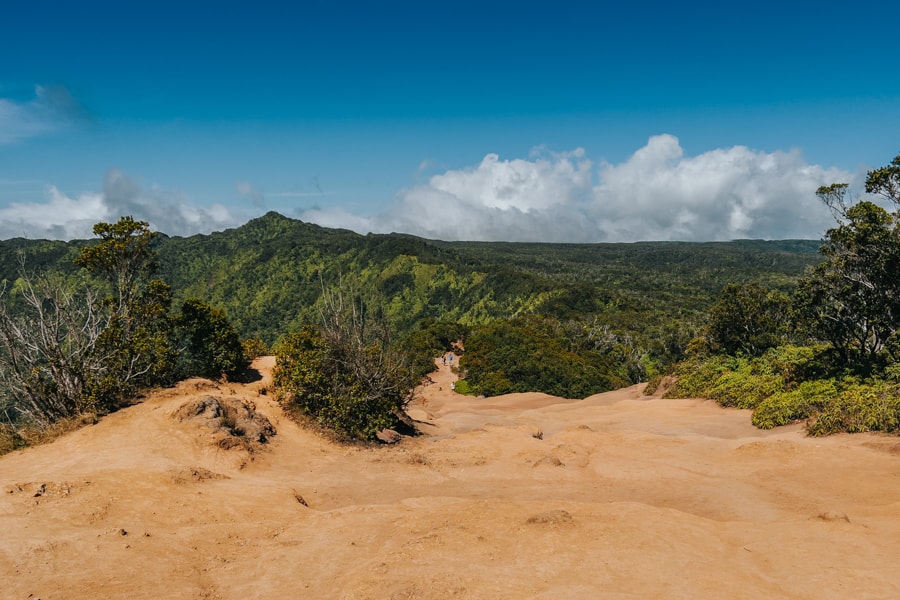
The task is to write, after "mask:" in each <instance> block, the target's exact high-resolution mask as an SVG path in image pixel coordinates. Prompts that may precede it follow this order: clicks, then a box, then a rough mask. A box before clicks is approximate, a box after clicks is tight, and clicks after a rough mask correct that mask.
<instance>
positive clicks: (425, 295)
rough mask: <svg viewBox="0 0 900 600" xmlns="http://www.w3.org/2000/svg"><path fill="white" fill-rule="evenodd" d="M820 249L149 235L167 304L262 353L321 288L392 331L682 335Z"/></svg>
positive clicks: (53, 255)
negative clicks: (170, 298) (168, 294)
mask: <svg viewBox="0 0 900 600" xmlns="http://www.w3.org/2000/svg"><path fill="white" fill-rule="evenodd" d="M84 243H86V242H85V241H76V242H71V243H69V244H65V243H62V242H45V241H27V240H21V239H16V240H7V241H2V242H0V281H3V280H7V281H9V282H12V281H15V279H16V277H17V272H16V270H17V267H18V262H17V252H18V251H20V250H23V249H24V250H25V251H26V256H27V260H28V266H29V268H31V269H51V268H52V269H56V268H59V269H63V270H65V271H69V272H71V271H72V270H73V267H72V264H71V261H72V258H74V256H76V255H77V251H78V248H80V247H81V246H82V245H83V244H84ZM819 245H820V243H819V242H817V241H772V242H765V241H758V240H744V241H735V242H726V243H675V242H665V243H663V242H660V243H636V244H526V243H483V242H452V243H451V242H439V241H433V240H425V239H421V238H417V237H414V236H409V235H403V234H387V235H374V234H370V235H359V234H357V233H354V232H352V231H347V230H342V229H328V228H324V227H319V226H317V225H312V224H309V223H304V222H302V221H298V220H295V219H289V218H287V217H284V216H282V215H279V214H277V213H269V214H267V215H265V216H263V217H260V218H258V219H254V220H252V221H250V222H248V223H247V224H245V225H243V226H241V227H238V228H235V229H229V230H226V231H222V232H216V233H213V234H211V235H195V236H191V237H187V238H179V237H168V236H164V235H163V236H160V239H159V240H158V242H157V251H158V254H159V265H160V270H161V271H160V274H161V276H162V278H163V279H164V280H165V281H167V282H168V283H169V284H170V285H171V286H172V288H173V293H174V298H175V305H176V306H177V305H178V303H179V302H181V301H183V300H184V299H186V298H188V297H196V298H199V299H201V300H203V301H205V302H208V303H210V304H211V305H213V306H216V307H218V308H223V309H225V310H226V311H227V313H228V315H229V318H230V319H231V320H232V322H233V323H234V325H235V328H236V329H237V330H238V332H239V333H240V335H241V336H242V337H253V336H256V337H260V338H262V339H264V340H266V341H267V342H269V343H271V342H273V341H275V340H276V339H277V338H278V337H279V336H281V335H283V334H284V332H285V331H289V330H293V329H296V328H298V327H299V325H300V324H302V323H303V322H307V321H316V320H317V316H318V312H317V311H318V307H317V304H316V303H317V301H318V299H319V297H320V295H321V292H322V287H323V285H325V286H333V285H337V283H338V282H342V283H343V284H344V285H345V286H347V287H352V288H354V289H355V290H357V292H358V293H359V294H360V295H361V296H363V297H365V298H368V299H370V300H372V301H374V302H377V303H378V304H381V305H383V306H384V310H385V313H386V315H387V316H388V317H389V318H390V320H391V322H392V323H393V324H394V326H395V327H396V328H397V330H398V331H401V332H402V331H406V330H408V329H410V328H411V327H413V326H414V325H415V324H416V323H417V322H419V321H420V320H421V319H423V318H436V319H448V320H452V321H458V322H461V323H466V324H475V323H483V322H486V321H489V320H492V319H496V318H510V317H515V316H521V315H527V314H546V315H550V316H553V317H556V318H560V319H569V318H577V319H583V320H590V319H592V318H594V317H597V318H598V319H599V320H600V321H602V322H604V323H609V324H613V325H614V326H615V327H616V328H619V329H621V330H623V331H625V332H628V333H629V334H630V335H632V336H634V337H636V338H645V339H647V340H651V339H663V338H665V337H666V336H667V335H672V332H671V330H674V329H677V330H683V331H689V330H691V329H692V328H693V327H695V326H696V325H697V323H698V322H699V321H700V319H701V318H702V315H703V312H704V311H705V310H706V308H707V307H708V306H709V305H710V304H712V302H713V301H714V299H715V298H716V297H717V295H718V294H719V292H720V291H721V289H722V288H723V287H724V286H725V285H726V284H728V283H741V282H751V281H752V282H758V283H761V284H763V285H765V286H767V287H771V288H777V289H782V290H785V291H788V290H790V289H792V288H793V286H794V283H795V281H796V278H797V277H798V276H799V275H800V274H801V273H802V272H803V271H804V269H805V268H806V267H807V266H809V265H812V264H816V263H817V262H819V260H820V257H819V256H818V254H817V249H818V247H819ZM649 343H650V342H649V341H648V342H647V344H646V345H649Z"/></svg>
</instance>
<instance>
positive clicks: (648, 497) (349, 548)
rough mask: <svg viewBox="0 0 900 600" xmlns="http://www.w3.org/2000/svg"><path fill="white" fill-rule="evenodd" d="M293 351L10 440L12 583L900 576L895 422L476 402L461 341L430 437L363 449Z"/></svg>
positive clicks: (634, 589)
mask: <svg viewBox="0 0 900 600" xmlns="http://www.w3.org/2000/svg"><path fill="white" fill-rule="evenodd" d="M271 366H272V361H271V359H262V360H261V361H258V363H257V367H258V368H259V369H260V370H261V372H263V374H264V375H265V377H264V379H263V380H262V381H259V382H256V383H252V384H247V385H239V384H221V385H219V384H214V383H212V382H209V381H205V380H200V379H197V380H190V381H187V382H184V383H182V384H180V385H179V386H177V387H176V388H173V389H167V390H162V391H159V392H156V393H154V394H152V395H150V396H149V397H148V398H147V399H146V400H145V401H143V402H142V403H140V404H137V405H135V406H132V407H130V408H128V409H125V410H122V411H120V412H118V413H116V414H113V415H110V416H109V417H106V418H105V419H103V420H102V421H101V422H100V423H98V424H97V425H93V426H89V427H85V428H83V429H80V430H78V431H76V432H73V433H71V434H69V435H67V436H65V437H63V438H60V439H58V440H57V441H55V442H53V443H51V444H47V445H45V446H40V447H35V448H30V449H27V450H24V451H18V452H15V453H12V454H8V455H6V456H4V457H2V458H0V582H2V583H0V597H2V598H4V599H6V598H10V599H22V600H25V599H28V598H31V599H34V598H41V599H42V600H57V599H60V600H61V599H67V600H72V599H80V598H130V599H138V598H147V599H151V598H152V599H157V598H221V599H248V598H266V599H271V598H347V599H350V598H354V599H356V598H360V599H362V598H378V599H383V598H396V599H411V598H433V599H446V598H492V599H493V598H510V599H513V598H515V599H521V598H592V599H593V598H817V599H819V598H842V599H843V598H897V597H900V577H898V576H897V573H900V439H898V438H896V437H883V436H875V435H869V434H866V435H853V436H850V435H838V436H833V437H829V438H825V439H816V438H808V437H806V436H805V434H804V430H803V428H802V426H801V425H799V424H798V425H794V426H789V427H783V428H780V429H776V430H774V431H760V430H757V429H755V428H753V427H752V426H751V425H750V415H749V412H747V411H739V410H731V409H723V408H720V407H719V406H717V405H716V404H714V403H712V402H707V401H703V400H696V399H688V400H663V399H660V398H658V397H645V396H642V395H641V388H640V386H635V387H632V388H628V389H623V390H618V391H615V392H611V393H608V394H601V395H598V396H593V397H591V398H587V399H585V400H580V401H573V400H565V399H561V398H554V397H551V396H546V395H543V394H515V395H509V396H503V397H499V398H487V399H476V398H470V397H465V396H461V395H458V394H456V393H454V392H453V391H451V389H450V383H451V381H453V380H454V379H455V376H454V375H453V374H452V373H451V371H450V370H449V368H448V367H447V366H442V365H440V363H439V362H438V363H437V367H436V368H437V369H438V370H437V371H436V372H435V373H434V374H433V375H432V377H431V379H432V381H433V383H430V384H428V385H426V386H423V387H422V388H421V390H420V394H419V400H418V401H417V402H416V403H415V404H414V406H412V407H411V408H410V415H411V416H412V417H413V418H414V419H417V420H418V421H419V426H420V428H421V429H422V431H423V432H424V435H422V436H421V437H418V438H404V439H403V440H402V441H401V442H400V443H399V444H396V445H393V446H385V447H378V448H374V447H357V446H353V447H348V446H341V445H337V444H335V443H333V442H331V441H329V440H327V439H325V438H323V437H322V436H320V435H317V434H316V433H314V432H311V431H307V430H304V429H302V428H301V427H299V426H298V425H296V424H295V423H294V422H292V421H291V420H289V419H287V418H286V417H285V415H284V414H283V413H282V411H281V409H280V407H279V406H278V405H277V403H276V402H275V401H274V398H273V397H272V396H271V394H265V393H264V392H265V391H266V386H268V385H270V369H271ZM210 399H214V400H216V402H212V401H210ZM216 406H218V407H219V408H218V409H217V408H215V407H216ZM185 407H187V408H185ZM228 407H231V408H228ZM216 410H220V411H221V414H222V415H224V416H225V417H226V419H225V421H224V422H223V421H222V420H221V418H220V419H219V420H218V421H216V418H217V417H216V415H215V414H214V413H215V411H216ZM179 411H181V412H179ZM229 411H231V412H229ZM192 413H193V415H194V416H196V417H198V418H185V415H188V416H189V417H190V415H191V414H192ZM228 415H231V416H228ZM241 418H243V419H244V421H240V419H241ZM267 424H268V427H270V428H271V429H267ZM273 431H274V432H273ZM260 432H262V433H260ZM233 439H239V443H235V442H233V441H229V440H233ZM241 439H242V440H243V441H240V440H241Z"/></svg>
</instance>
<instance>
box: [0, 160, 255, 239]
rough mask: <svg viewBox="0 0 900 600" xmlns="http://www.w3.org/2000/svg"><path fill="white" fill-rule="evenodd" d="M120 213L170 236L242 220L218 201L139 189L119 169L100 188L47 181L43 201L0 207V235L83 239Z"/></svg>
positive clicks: (239, 222) (173, 192) (152, 189)
mask: <svg viewBox="0 0 900 600" xmlns="http://www.w3.org/2000/svg"><path fill="white" fill-rule="evenodd" d="M123 215H131V216H132V217H134V218H135V219H138V220H142V221H147V222H149V223H150V228H151V229H153V230H155V231H162V232H164V233H166V234H169V235H193V234H195V233H210V232H212V231H218V230H222V229H225V228H228V227H234V226H237V225H239V224H241V223H242V222H244V221H246V220H247V215H241V216H237V215H235V214H233V213H232V212H231V211H230V210H228V208H227V207H225V206H223V205H221V204H213V205H211V206H205V207H197V206H193V205H191V204H190V203H189V202H188V201H187V199H186V198H185V197H184V196H183V194H181V193H180V192H178V191H177V190H176V191H171V190H163V189H160V188H157V187H152V188H150V189H149V190H145V189H143V188H141V187H140V186H139V185H138V184H137V183H135V182H134V181H133V180H132V179H130V178H129V177H128V176H126V175H125V174H124V173H122V172H121V171H119V170H118V169H113V170H111V171H109V173H107V175H106V179H105V181H104V185H103V191H102V192H99V193H98V192H82V193H80V194H78V195H77V196H74V197H71V196H68V195H66V194H64V193H63V192H61V191H60V190H58V189H57V188H55V187H53V186H51V187H49V188H48V189H47V191H46V201H45V202H40V203H37V202H34V203H27V202H13V203H11V204H10V205H9V206H8V207H6V208H0V239H8V238H11V237H27V238H32V239H59V240H69V239H87V238H91V237H93V226H94V224H95V223H97V222H99V221H107V222H109V221H115V220H118V218H119V217H121V216H123Z"/></svg>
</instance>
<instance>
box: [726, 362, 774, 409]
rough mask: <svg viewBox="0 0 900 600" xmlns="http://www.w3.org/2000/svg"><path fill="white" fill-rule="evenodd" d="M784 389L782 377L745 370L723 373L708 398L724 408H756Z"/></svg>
mask: <svg viewBox="0 0 900 600" xmlns="http://www.w3.org/2000/svg"><path fill="white" fill-rule="evenodd" d="M783 389H784V384H783V382H782V380H781V378H780V377H778V376H776V375H762V374H756V373H754V372H753V371H752V369H749V368H744V369H741V370H739V371H732V372H730V373H723V374H722V376H721V377H719V379H718V380H717V381H716V382H715V385H713V387H712V389H711V390H710V395H709V396H708V397H709V398H710V399H711V400H715V401H716V402H718V403H719V404H721V405H722V406H734V407H736V408H756V406H758V405H759V403H760V402H762V401H763V400H764V399H765V398H768V397H769V396H771V395H772V394H775V393H777V392H780V391H781V390H783Z"/></svg>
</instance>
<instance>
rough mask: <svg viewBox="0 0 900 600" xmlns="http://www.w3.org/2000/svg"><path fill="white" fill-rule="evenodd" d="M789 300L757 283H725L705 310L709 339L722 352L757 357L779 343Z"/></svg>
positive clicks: (781, 338)
mask: <svg viewBox="0 0 900 600" xmlns="http://www.w3.org/2000/svg"><path fill="white" fill-rule="evenodd" d="M789 305H790V301H789V299H788V297H787V296H786V295H785V294H783V293H780V292H777V291H772V290H767V289H765V288H763V287H762V286H760V285H757V284H745V285H737V284H729V285H727V286H725V289H724V290H722V294H721V296H720V298H719V301H718V302H716V303H715V304H714V305H713V306H712V307H710V309H709V313H708V314H709V320H710V323H709V342H710V345H711V346H712V348H713V349H714V350H717V351H722V352H724V353H726V354H739V353H742V354H747V355H750V356H758V355H760V354H762V353H763V352H764V351H765V350H767V349H769V348H773V347H775V346H777V345H778V344H779V343H781V342H782V340H783V337H784V333H785V331H784V329H785V316H786V315H787V312H788V307H789Z"/></svg>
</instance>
